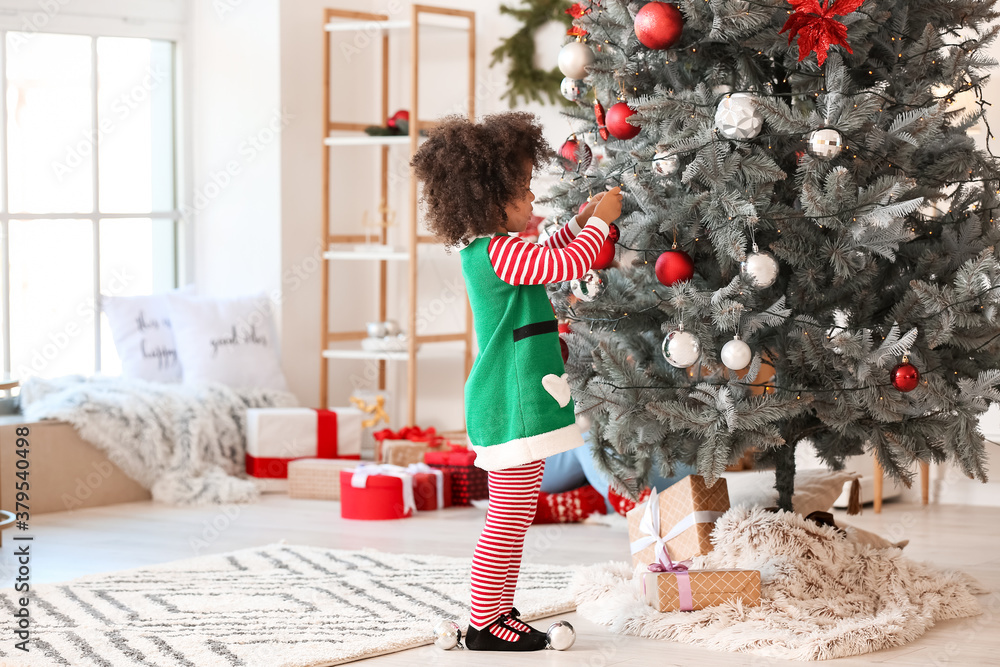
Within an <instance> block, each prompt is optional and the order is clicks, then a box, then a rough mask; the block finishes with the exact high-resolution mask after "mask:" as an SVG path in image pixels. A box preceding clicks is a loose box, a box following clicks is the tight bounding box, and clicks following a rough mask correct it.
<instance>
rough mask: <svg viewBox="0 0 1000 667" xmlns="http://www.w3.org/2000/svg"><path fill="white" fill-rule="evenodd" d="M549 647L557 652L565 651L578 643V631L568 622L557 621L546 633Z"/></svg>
mask: <svg viewBox="0 0 1000 667" xmlns="http://www.w3.org/2000/svg"><path fill="white" fill-rule="evenodd" d="M545 636H546V638H547V639H548V641H549V646H551V647H552V648H554V649H555V650H557V651H565V650H566V649H568V648H569V647H571V646H572V645H573V643H574V642H575V641H576V630H574V629H573V626H572V625H570V624H569V623H567V622H566V621H556V622H555V623H553V624H552V625H550V626H549V631H548V632H546V633H545Z"/></svg>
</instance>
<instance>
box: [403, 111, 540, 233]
mask: <svg viewBox="0 0 1000 667" xmlns="http://www.w3.org/2000/svg"><path fill="white" fill-rule="evenodd" d="M552 155H553V153H552V148H551V147H550V146H549V144H548V142H546V141H545V138H544V137H543V136H542V127H541V125H539V123H538V119H537V118H535V116H534V115H533V114H530V113H526V112H523V111H516V112H509V113H498V114H492V115H489V116H485V117H484V118H483V119H482V121H481V122H479V123H473V122H471V121H469V120H468V119H467V118H463V117H461V116H447V117H445V118H444V119H442V120H441V121H440V122H439V123H438V124H437V125H436V126H435V127H434V129H433V130H431V132H430V133H429V136H428V138H427V140H426V141H425V142H424V143H423V145H421V146H420V148H419V150H417V152H416V153H415V154H414V155H413V159H412V160H411V161H410V166H411V167H413V172H414V175H415V176H416V178H418V179H419V180H421V181H423V183H424V191H423V196H422V197H421V199H420V201H421V202H423V203H425V204H426V205H427V216H428V223H427V226H428V228H429V229H430V231H431V232H433V233H434V234H435V236H437V237H438V238H440V239H441V240H442V241H444V244H445V245H446V246H448V247H451V246H459V245H465V244H467V243H469V242H470V241H471V240H472V239H474V238H475V237H477V236H487V235H489V234H492V233H493V232H495V231H496V230H497V228H498V227H499V226H500V225H504V224H506V222H507V211H506V208H507V204H509V203H510V202H512V201H514V200H515V199H516V198H517V196H518V195H519V194H520V192H521V190H522V189H523V188H524V171H523V170H524V165H525V162H526V161H528V160H530V161H531V163H532V166H533V168H537V167H539V166H542V165H544V164H546V163H547V162H548V161H549V160H550V159H551V158H552Z"/></svg>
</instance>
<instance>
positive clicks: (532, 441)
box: [470, 424, 583, 470]
mask: <svg viewBox="0 0 1000 667" xmlns="http://www.w3.org/2000/svg"><path fill="white" fill-rule="evenodd" d="M470 444H472V443H470ZM582 444H583V434H582V433H581V432H580V427H579V426H577V425H576V424H570V425H569V426H563V427H562V428H557V429H556V430H554V431H549V432H548V433H539V434H538V435H531V436H528V437H527V438H518V439H517V440H510V441H508V442H504V443H501V444H499V445H490V446H488V447H479V446H476V445H472V449H473V450H474V451H475V452H476V465H477V466H478V467H480V468H482V469H483V470H503V469H505V468H516V467H517V466H522V465H524V464H525V463H531V462H532V461H538V460H540V459H544V458H547V457H549V456H554V455H556V454H559V453H561V452H565V451H568V450H570V449H575V448H576V447H579V446H580V445H582Z"/></svg>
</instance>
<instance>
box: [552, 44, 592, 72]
mask: <svg viewBox="0 0 1000 667" xmlns="http://www.w3.org/2000/svg"><path fill="white" fill-rule="evenodd" d="M558 63H559V71H560V72H562V73H563V76H568V77H569V78H571V79H582V78H583V77H585V76H587V67H589V66H590V65H592V64H594V52H593V51H592V50H591V49H590V47H589V46H587V45H586V44H584V43H583V42H570V43H569V44H567V45H565V46H564V47H562V50H561V51H559V61H558Z"/></svg>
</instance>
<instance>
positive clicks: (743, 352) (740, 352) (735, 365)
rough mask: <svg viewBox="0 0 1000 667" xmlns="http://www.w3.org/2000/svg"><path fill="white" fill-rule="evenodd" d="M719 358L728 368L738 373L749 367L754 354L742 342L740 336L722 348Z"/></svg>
mask: <svg viewBox="0 0 1000 667" xmlns="http://www.w3.org/2000/svg"><path fill="white" fill-rule="evenodd" d="M719 357H720V358H721V359H722V363H723V364H725V366H726V368H729V369H732V370H734V371H738V370H742V369H744V368H746V367H747V365H749V363H750V359H752V358H753V353H752V352H750V346H749V345H747V344H746V343H744V342H743V341H742V340H740V337H739V336H736V337H735V338H733V339H732V340H731V341H729V342H728V343H726V344H725V345H723V346H722V351H721V352H719Z"/></svg>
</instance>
